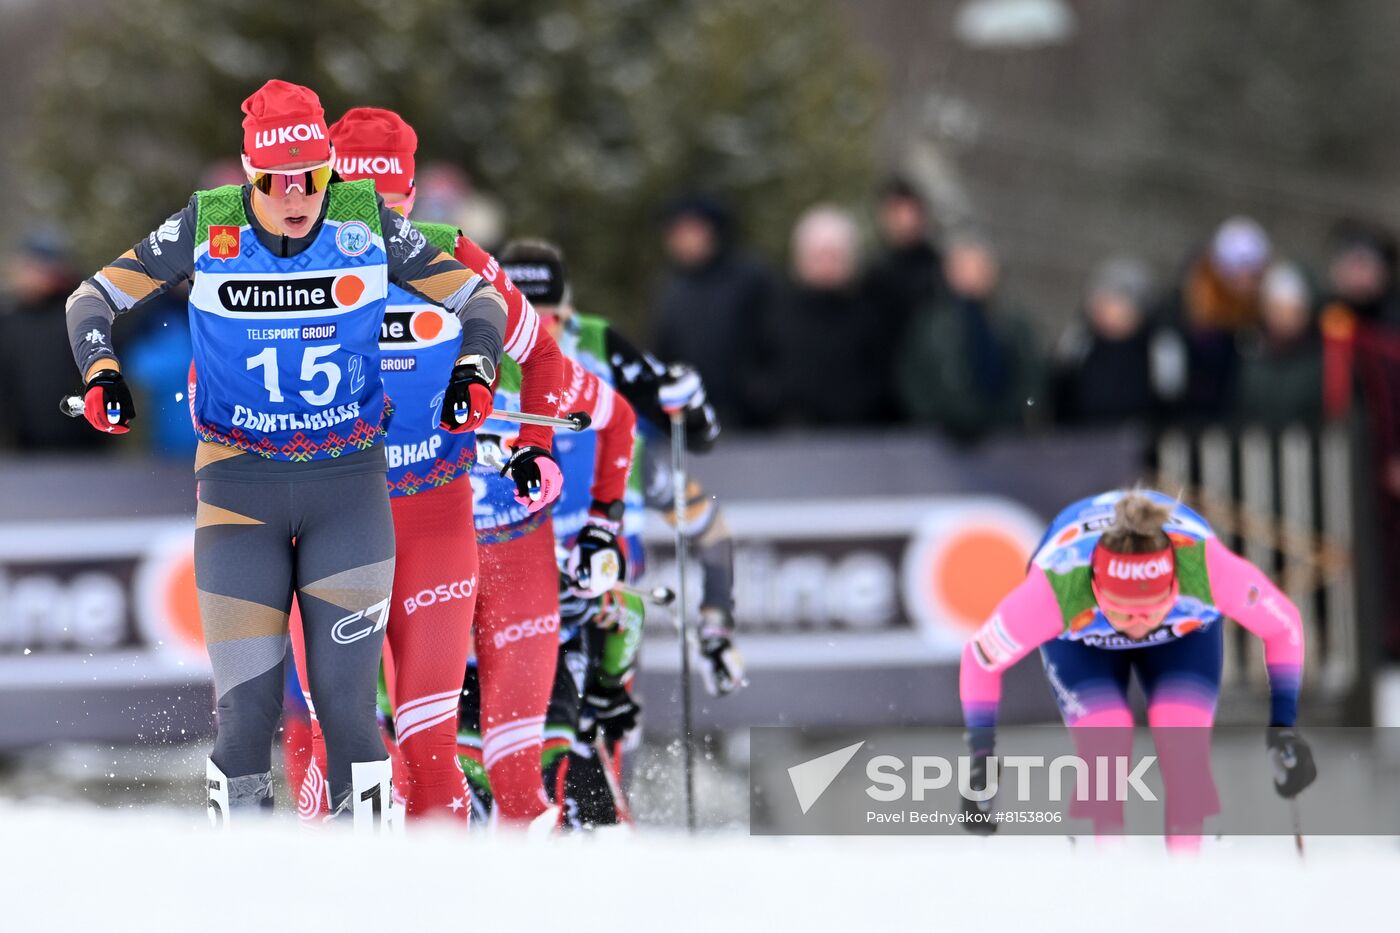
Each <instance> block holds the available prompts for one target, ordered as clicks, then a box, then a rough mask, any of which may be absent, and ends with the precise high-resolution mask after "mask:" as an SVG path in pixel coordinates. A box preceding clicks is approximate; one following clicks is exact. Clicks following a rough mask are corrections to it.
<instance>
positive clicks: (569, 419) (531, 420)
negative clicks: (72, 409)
mask: <svg viewBox="0 0 1400 933" xmlns="http://www.w3.org/2000/svg"><path fill="white" fill-rule="evenodd" d="M81 411H82V410H81V409H79V413H80V414H81ZM491 417H492V418H499V419H501V420H502V421H517V422H519V423H520V424H542V425H544V426H546V427H550V428H563V429H564V430H566V431H583V430H586V429H587V428H588V426H589V425H591V424H592V423H593V419H592V418H590V417H588V413H587V412H583V411H571V412H569V413H568V414H567V415H565V416H564V417H563V418H553V417H550V416H549V415H535V414H531V413H530V412H528V411H507V410H506V409H504V408H497V409H495V410H493V411H492V412H491Z"/></svg>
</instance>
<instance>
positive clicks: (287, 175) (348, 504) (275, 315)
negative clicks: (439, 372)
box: [68, 80, 506, 825]
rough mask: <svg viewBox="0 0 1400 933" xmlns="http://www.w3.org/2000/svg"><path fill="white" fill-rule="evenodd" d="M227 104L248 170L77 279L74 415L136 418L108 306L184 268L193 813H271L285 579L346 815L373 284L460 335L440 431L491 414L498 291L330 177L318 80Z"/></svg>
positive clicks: (363, 595)
mask: <svg viewBox="0 0 1400 933" xmlns="http://www.w3.org/2000/svg"><path fill="white" fill-rule="evenodd" d="M243 113H244V119H243V131H244V139H243V166H244V170H245V172H246V173H247V178H248V183H247V184H246V185H244V186H242V187H239V186H233V185H230V186H226V187H223V188H215V189H213V190H209V191H199V192H196V193H195V195H194V196H193V197H192V198H191V199H190V202H189V204H188V205H187V206H186V207H185V208H184V209H183V210H181V211H179V212H177V213H176V214H174V215H172V216H171V217H170V219H169V220H167V221H166V222H165V223H164V224H162V225H161V226H160V227H159V228H157V229H156V230H154V231H152V232H151V234H150V236H149V237H147V238H145V239H143V240H141V241H139V242H138V243H137V244H136V245H135V246H134V247H133V248H132V249H130V250H128V251H127V252H125V253H123V254H122V256H121V257H119V258H118V259H116V260H115V261H113V262H112V263H109V264H108V265H107V266H105V267H104V268H103V269H102V270H101V271H100V272H98V273H97V274H96V275H94V276H93V277H92V278H90V279H88V280H87V281H86V282H84V283H83V284H82V285H81V286H80V287H79V288H78V290H77V291H75V292H74V294H73V296H72V297H71V299H70V300H69V303H68V328H69V334H70V336H71V338H72V343H73V353H74V357H75V359H76V360H77V363H78V368H79V371H80V372H81V373H82V375H83V378H84V384H85V390H84V398H85V401H86V417H87V419H88V421H89V422H90V423H91V424H92V425H93V427H95V428H97V429H98V430H100V431H105V432H108V433H122V432H125V431H126V430H127V429H128V424H129V422H130V421H131V419H132V417H133V415H134V412H133V410H132V405H131V394H130V392H129V390H128V389H127V386H126V383H125V381H124V380H123V377H122V374H121V367H120V365H119V363H118V361H117V358H116V355H115V354H114V353H113V351H112V346H111V325H112V320H113V318H114V317H115V315H117V314H120V313H122V312H124V311H127V310H129V309H131V308H132V307H134V306H136V305H138V304H140V303H141V302H144V301H147V300H149V299H151V298H152V297H154V296H156V295H159V294H160V293H162V292H164V291H165V290H166V289H168V288H169V287H171V286H172V285H174V284H175V283H177V282H180V281H182V280H186V279H189V280H191V281H192V290H191V295H190V300H189V306H190V325H191V331H192V334H193V342H194V363H195V373H196V379H195V383H194V385H193V391H192V393H191V399H190V406H191V413H192V416H193V419H194V425H195V431H196V433H197V434H198V436H199V438H200V445H199V450H198V453H197V455H196V461H195V469H196V476H197V477H198V479H199V485H198V494H197V495H198V508H197V511H196V531H195V579H196V583H197V586H198V592H199V604H200V615H201V617H202V620H203V624H204V634H205V641H206V643H207V645H208V649H209V656H210V662H211V664H212V666H213V673H214V684H215V693H216V695H217V698H218V714H219V715H218V736H217V738H216V740H215V744H214V749H213V752H212V754H211V755H210V759H209V762H208V765H207V771H208V796H209V807H210V812H211V815H213V816H214V817H215V818H216V819H217V818H219V817H220V815H223V816H225V817H226V816H227V814H228V813H229V811H230V810H243V809H245V808H261V807H270V806H271V802H272V779H271V743H272V738H273V735H274V732H275V730H276V727H277V722H278V718H279V713H280V711H281V705H282V690H283V662H284V658H285V654H286V644H287V621H288V612H289V609H290V606H291V601H292V596H293V592H294V591H295V595H296V598H297V602H298V604H299V606H300V610H301V614H302V618H303V623H304V627H305V634H306V653H307V667H308V680H307V683H308V686H309V688H310V693H311V697H312V699H313V700H314V702H315V706H316V709H317V712H318V713H319V716H320V723H321V726H322V728H323V729H324V730H325V735H326V741H327V744H328V746H329V749H328V751H329V767H328V771H329V782H330V802H331V804H332V806H333V807H334V808H335V809H336V810H337V812H338V811H340V810H341V809H342V808H353V810H354V812H355V823H356V825H362V824H363V823H366V822H368V823H373V822H374V821H375V820H376V814H378V815H381V816H383V817H387V816H388V814H389V807H390V803H389V802H390V790H389V785H390V765H389V762H388V759H387V758H386V753H385V748H384V744H383V742H382V740H381V738H380V735H379V729H378V726H377V724H376V722H375V708H374V699H375V698H374V689H375V679H376V676H377V672H378V666H379V658H380V648H381V645H382V642H383V638H384V634H383V633H384V627H385V624H386V622H387V617H388V610H389V605H388V600H389V594H390V586H391V582H392V580H393V576H394V528H393V520H392V517H391V512H390V507H389V497H388V488H387V485H386V483H385V471H386V458H385V448H384V445H383V443H382V439H383V436H384V433H385V419H386V417H387V416H388V414H389V406H388V405H387V404H386V398H385V392H384V387H383V384H382V382H381V378H380V360H381V353H380V350H379V345H378V343H379V336H380V328H381V325H382V324H383V321H384V313H385V311H384V309H385V301H386V298H387V294H388V290H389V288H390V285H391V283H392V284H393V285H397V286H399V287H400V288H401V289H402V290H403V292H404V293H406V294H408V295H413V296H415V297H417V298H418V299H420V300H422V301H425V302H429V303H431V304H433V305H437V306H440V307H442V308H444V309H446V310H447V311H448V312H449V313H450V314H451V315H452V316H453V318H454V320H455V322H456V323H455V325H453V326H454V327H459V328H460V335H459V337H458V339H457V341H456V344H455V346H454V347H453V348H452V352H453V355H454V365H453V366H452V367H451V372H450V374H448V373H446V372H444V373H443V376H442V379H443V382H444V385H445V389H444V399H443V403H442V407H441V412H442V414H441V417H442V423H443V426H444V428H445V429H446V430H448V431H452V432H461V431H470V430H472V429H473V428H475V427H476V426H477V425H479V424H480V423H481V421H482V420H483V419H484V418H485V417H486V415H487V414H488V413H489V412H490V407H491V389H490V384H491V381H492V377H493V375H494V372H495V369H496V365H497V362H498V359H499V357H500V353H501V347H502V343H503V340H504V329H505V323H506V309H505V301H504V298H503V297H502V295H501V294H500V293H499V292H498V291H497V290H496V289H495V288H494V287H493V286H492V285H491V284H490V283H489V282H487V281H485V280H484V279H483V278H482V277H481V276H480V275H478V274H475V273H473V272H472V271H470V270H469V269H467V268H466V267H465V266H463V265H462V264H461V263H460V262H458V261H457V260H455V259H453V258H452V257H451V256H450V255H448V254H446V253H444V252H443V251H442V250H440V249H439V248H438V247H437V246H435V245H433V244H432V243H430V242H428V241H427V239H426V238H425V237H424V236H423V234H422V233H421V232H420V231H418V230H416V229H415V228H414V227H413V226H412V225H410V224H409V223H408V221H407V220H406V219H404V218H403V217H402V216H400V215H399V214H397V213H395V212H394V211H392V210H390V209H389V208H387V207H385V206H384V204H383V202H382V201H381V200H380V198H379V197H378V196H377V195H376V193H375V190H374V185H373V183H372V182H368V181H360V182H348V183H341V182H332V174H333V171H334V157H335V154H334V151H333V149H332V147H331V145H330V139H329V132H328V129H327V127H326V122H325V116H324V112H323V111H322V108H321V104H320V101H319V99H318V98H317V96H316V94H315V93H314V92H312V91H311V90H309V89H307V88H304V87H300V86H298V85H294V84H288V83H287V82H284V81H277V80H273V81H269V82H267V84H265V85H264V86H263V87H262V88H260V89H259V90H258V91H257V92H255V93H254V94H253V95H252V96H250V97H249V98H248V99H247V100H245V101H244V102H243ZM362 815H363V819H362Z"/></svg>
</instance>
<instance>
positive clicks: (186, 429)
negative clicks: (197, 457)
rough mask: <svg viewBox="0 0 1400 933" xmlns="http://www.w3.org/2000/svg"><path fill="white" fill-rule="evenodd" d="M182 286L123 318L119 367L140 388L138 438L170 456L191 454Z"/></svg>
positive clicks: (186, 321) (186, 317)
mask: <svg viewBox="0 0 1400 933" xmlns="http://www.w3.org/2000/svg"><path fill="white" fill-rule="evenodd" d="M188 299H189V290H188V288H187V287H186V286H183V285H182V286H180V287H179V288H176V289H172V290H171V291H170V292H167V293H166V294H164V295H161V296H160V297H159V298H156V299H154V300H153V301H150V302H148V303H147V304H145V305H143V306H141V307H140V308H138V309H137V310H136V311H133V312H132V313H131V314H130V315H128V318H129V319H124V320H123V321H122V324H123V325H124V327H123V338H122V339H123V347H122V368H123V369H124V370H125V372H126V377H127V380H128V381H129V382H130V383H131V387H132V389H133V390H135V391H137V392H138V393H140V395H139V397H138V398H137V399H136V409H137V411H139V412H140V413H141V431H142V433H143V438H142V439H143V441H144V442H145V443H147V444H148V445H149V446H150V449H151V452H152V453H155V454H157V455H159V456H162V457H171V458H175V459H181V458H193V457H194V452H195V446H196V440H197V439H196V438H195V434H194V430H193V428H192V427H191V425H190V406H189V398H188V397H187V394H186V393H187V392H188V391H189V369H190V358H191V357H192V356H193V353H194V348H193V344H192V343H191V340H190V320H189V311H188V308H187V305H186V302H187V301H188Z"/></svg>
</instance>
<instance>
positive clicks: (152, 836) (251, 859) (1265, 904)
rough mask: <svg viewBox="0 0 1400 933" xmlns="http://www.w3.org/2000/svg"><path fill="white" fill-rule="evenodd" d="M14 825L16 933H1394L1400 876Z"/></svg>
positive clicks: (85, 812) (746, 844)
mask: <svg viewBox="0 0 1400 933" xmlns="http://www.w3.org/2000/svg"><path fill="white" fill-rule="evenodd" d="M0 827H2V828H3V834H4V843H5V844H4V848H3V856H0V869H2V870H0V929H3V930H7V931H25V933H28V931H40V930H42V931H60V930H84V931H91V930H103V931H125V930H131V931H142V933H152V931H165V930H194V931H200V933H204V931H209V933H217V931H223V930H236V931H249V930H267V929H273V930H298V931H311V930H323V929H336V930H340V931H346V933H349V931H361V930H365V931H376V933H378V931H385V933H387V931H392V930H415V929H422V928H424V927H423V924H425V923H435V924H437V926H435V927H433V928H435V929H444V930H448V929H450V930H475V931H481V933H506V931H511V933H513V931H518V930H535V929H540V930H544V929H549V930H568V931H570V933H574V931H589V930H609V931H626V930H646V931H667V933H671V931H690V930H696V931H701V930H703V931H706V933H716V931H727V930H841V931H866V930H946V931H958V930H963V929H966V930H974V929H979V930H984V929H991V928H997V929H1026V930H1033V931H1035V933H1049V931H1056V930H1073V931H1075V933H1083V931H1084V930H1086V929H1113V928H1119V927H1122V928H1126V929H1130V930H1132V931H1134V933H1139V931H1155V930H1162V931H1173V933H1184V931H1191V933H1198V931H1204V930H1231V931H1236V930H1252V929H1262V930H1269V931H1291V930H1300V931H1303V930H1318V929H1348V928H1349V929H1376V928H1386V927H1387V926H1388V925H1389V924H1390V922H1391V921H1390V919H1384V918H1387V917H1389V918H1393V913H1392V912H1391V908H1386V907H1385V906H1384V905H1383V902H1384V901H1387V900H1388V899H1389V898H1388V895H1389V892H1390V890H1391V886H1392V885H1393V884H1394V879H1395V878H1397V877H1400V846H1397V843H1396V841H1395V840H1393V839H1362V840H1356V839H1338V838H1315V839H1310V840H1309V841H1308V856H1307V860H1306V861H1305V862H1300V861H1299V860H1298V858H1297V857H1296V856H1295V855H1294V853H1293V846H1292V841H1291V840H1290V839H1286V838H1248V839H1234V840H1227V841H1224V842H1219V843H1215V842H1211V843H1208V844H1207V847H1206V851H1205V852H1203V853H1202V855H1201V856H1199V857H1197V858H1194V859H1184V858H1170V857H1168V856H1167V855H1166V854H1165V853H1164V852H1163V851H1162V849H1161V842H1160V840H1155V839H1128V840H1122V841H1120V842H1119V843H1118V844H1116V845H1115V846H1114V847H1113V848H1111V849H1108V850H1098V849H1096V848H1095V847H1094V846H1093V845H1092V843H1082V842H1081V843H1080V844H1079V845H1078V846H1075V847H1071V845H1070V844H1069V843H1068V842H1067V841H1065V840H1063V839H1024V838H1022V839H1011V838H996V839H970V838H969V839H947V838H944V839H908V838H905V839H897V838H882V839H864V838H857V839H851V838H845V839H828V838H797V839H764V838H750V837H748V836H746V835H741V834H725V833H720V834H713V835H702V836H700V837H698V838H694V839H690V838H687V837H685V836H682V835H674V834H669V833H666V832H664V831H650V832H648V831H645V830H644V831H641V832H638V833H633V834H624V835H620V836H609V837H594V838H588V839H580V838H570V839H560V840H556V841H554V842H552V843H549V844H543V845H539V844H536V845H531V844H528V843H526V842H525V841H524V840H521V839H518V838H505V837H491V838H487V837H484V836H480V835H475V834H473V835H472V836H471V837H469V838H464V837H462V836H460V835H455V834H449V833H444V832H418V833H415V834H411V835H408V836H404V837H399V838H394V839H388V840H384V841H383V842H382V843H381V844H379V845H375V844H374V843H373V841H371V840H363V839H359V838H356V837H354V836H351V835H349V834H348V833H342V832H328V831H321V832H307V831H303V830H300V829H299V828H297V827H296V826H294V825H284V824H268V825H263V826H257V827H253V828H252V829H251V830H250V831H247V832H243V833H232V834H229V835H227V836H223V837H220V836H216V835H214V834H213V833H212V832H211V831H209V830H208V828H207V824H206V823H204V821H203V817H202V814H198V813H196V814H192V813H189V812H188V811H170V810H147V811H144V812H131V811H125V812H113V811H107V810H100V809H96V808H81V809H80V808H74V807H63V808H57V807H45V806H40V805H36V804H33V803H29V804H23V805H16V804H11V803H5V804H0ZM608 876H616V877H617V879H618V880H616V881H608V880H606V879H607V878H608ZM590 890H591V891H594V892H596V894H585V893H584V892H585V891H590ZM215 891H218V892H221V893H219V894H214V893H213V892H215ZM624 891H625V892H627V893H625V894H624V893H623V892H624ZM566 914H567V915H568V916H567V918H566ZM1378 924H1379V926H1378Z"/></svg>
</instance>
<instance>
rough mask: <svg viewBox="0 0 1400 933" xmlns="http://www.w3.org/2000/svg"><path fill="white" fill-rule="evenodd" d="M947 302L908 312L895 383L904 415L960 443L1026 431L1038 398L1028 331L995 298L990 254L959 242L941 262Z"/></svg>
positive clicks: (974, 241) (974, 243)
mask: <svg viewBox="0 0 1400 933" xmlns="http://www.w3.org/2000/svg"><path fill="white" fill-rule="evenodd" d="M943 274H944V277H945V278H946V280H947V282H948V290H947V292H946V294H945V295H944V296H943V297H942V298H940V299H938V300H935V301H934V302H933V303H932V304H929V305H925V306H924V307H922V308H920V309H919V310H918V311H916V312H914V317H913V319H912V320H911V321H910V325H909V332H908V334H907V335H906V337H905V339H904V340H902V341H901V342H900V346H899V348H898V351H897V352H898V355H897V362H896V365H895V377H896V380H897V383H896V385H897V389H898V393H899V397H900V401H901V403H902V405H903V407H904V409H905V410H906V411H908V412H910V413H912V415H913V416H914V417H915V418H916V419H917V420H918V421H920V422H922V423H924V424H929V425H933V426H936V427H938V428H940V429H942V430H943V431H945V432H946V433H948V434H949V435H951V436H952V437H955V438H957V439H960V440H974V439H977V438H980V437H982V436H984V435H986V434H988V433H991V432H994V431H997V430H999V429H1010V428H1016V427H1022V426H1024V425H1025V424H1026V423H1027V421H1028V419H1029V418H1030V417H1031V415H1032V414H1033V413H1034V406H1035V402H1036V401H1037V399H1038V398H1039V397H1040V396H1041V395H1042V394H1043V387H1042V380H1043V366H1042V363H1041V359H1040V355H1039V352H1038V350H1037V347H1036V340H1035V334H1034V332H1033V331H1032V329H1031V327H1030V324H1029V323H1028V322H1027V321H1026V320H1025V318H1023V317H1022V316H1021V315H1020V314H1018V313H1017V312H1016V311H1014V310H1013V309H1012V308H1010V307H1009V306H1007V304H1006V303H1005V302H1004V301H1003V300H1002V298H1001V296H1000V295H999V294H998V292H997V287H998V284H999V282H1000V277H1001V272H1000V266H999V264H998V261H997V256H996V253H995V252H994V251H993V249H992V247H991V245H990V244H989V243H988V242H987V241H986V240H983V239H981V238H980V237H976V236H972V235H963V236H959V237H957V238H955V239H954V240H953V241H952V242H950V243H949V245H948V249H947V252H946V253H945V254H944V260H943Z"/></svg>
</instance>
